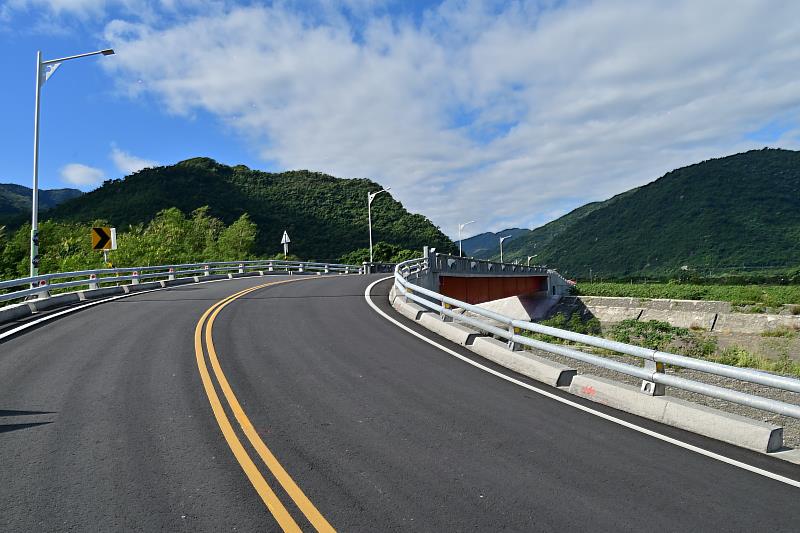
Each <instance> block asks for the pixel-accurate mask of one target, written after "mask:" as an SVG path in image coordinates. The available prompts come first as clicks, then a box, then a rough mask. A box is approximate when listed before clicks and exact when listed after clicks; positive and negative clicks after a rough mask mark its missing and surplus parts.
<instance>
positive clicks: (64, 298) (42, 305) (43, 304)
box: [28, 292, 81, 313]
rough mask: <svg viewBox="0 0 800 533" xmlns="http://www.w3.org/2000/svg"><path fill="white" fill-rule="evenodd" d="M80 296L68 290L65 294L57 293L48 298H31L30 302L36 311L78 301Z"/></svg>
mask: <svg viewBox="0 0 800 533" xmlns="http://www.w3.org/2000/svg"><path fill="white" fill-rule="evenodd" d="M80 299H81V298H80V296H78V293H77V292H70V293H67V294H59V295H57V296H50V297H49V298H42V299H41V300H32V301H30V302H28V303H30V304H31V305H32V306H33V308H34V310H35V311H36V312H37V313H40V312H42V311H47V310H48V309H53V308H55V307H61V306H64V305H69V304H73V303H76V302H79V301H80Z"/></svg>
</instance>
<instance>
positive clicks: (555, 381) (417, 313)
mask: <svg viewBox="0 0 800 533" xmlns="http://www.w3.org/2000/svg"><path fill="white" fill-rule="evenodd" d="M390 296H391V294H390ZM393 306H394V308H395V309H396V310H397V311H398V312H400V313H401V314H403V315H405V316H406V317H408V318H410V319H412V320H415V321H416V322H418V323H419V324H420V325H421V326H424V327H425V328H427V329H428V330H430V331H432V332H434V333H437V334H439V335H441V336H442V337H444V338H445V339H448V340H450V341H453V342H455V343H457V344H460V345H462V346H465V347H466V348H468V349H469V350H471V351H473V352H475V353H476V354H478V355H480V356H481V357H483V358H485V359H488V360H489V361H492V362H493V363H497V364H498V365H500V366H502V367H505V368H508V369H509V370H513V371H514V372H517V373H518V374H522V375H523V376H527V377H529V378H532V379H535V380H536V381H541V382H542V383H546V384H548V385H551V386H553V387H566V386H569V384H570V381H572V378H573V376H575V374H576V373H577V371H576V370H575V369H574V368H570V367H568V366H566V365H562V364H559V363H556V362H553V361H550V360H549V359H544V358H542V357H537V356H535V355H533V354H531V353H528V352H515V351H512V350H509V349H508V347H507V346H506V343H504V342H502V341H499V340H497V339H494V338H491V337H489V336H488V335H486V334H484V333H482V332H480V331H477V330H474V329H472V328H469V327H467V326H465V325H463V324H459V323H453V322H444V321H443V320H442V319H441V317H440V316H439V315H438V314H436V313H434V312H431V311H430V310H428V309H425V308H424V307H422V306H420V305H417V304H415V303H412V302H406V301H404V299H403V298H402V297H396V298H394V301H393Z"/></svg>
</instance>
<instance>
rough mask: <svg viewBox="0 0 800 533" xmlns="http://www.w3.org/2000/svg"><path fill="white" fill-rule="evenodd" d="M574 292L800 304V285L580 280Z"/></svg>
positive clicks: (763, 304)
mask: <svg viewBox="0 0 800 533" xmlns="http://www.w3.org/2000/svg"><path fill="white" fill-rule="evenodd" d="M573 290H574V291H575V292H576V293H577V294H582V295H586V296H622V297H630V298H647V299H652V298H667V299H673V300H715V301H721V302H730V303H732V304H733V305H736V306H755V307H779V306H781V305H786V304H800V286H799V285H700V284H694V283H614V282H602V283H584V282H581V283H579V284H578V285H577V286H576V287H575V289H573Z"/></svg>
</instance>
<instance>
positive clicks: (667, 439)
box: [364, 276, 800, 488]
mask: <svg viewBox="0 0 800 533" xmlns="http://www.w3.org/2000/svg"><path fill="white" fill-rule="evenodd" d="M387 279H394V276H388V277H385V278H381V279H379V280H377V281H374V282H372V283H371V284H370V285H369V286H368V287H367V288H366V290H365V291H364V298H365V299H366V300H367V303H368V304H369V306H370V307H372V309H373V310H374V311H375V312H377V313H378V314H379V315H381V316H382V317H383V318H385V319H386V320H388V321H389V322H392V323H393V324H394V325H396V326H397V327H399V328H401V329H403V330H405V331H407V332H408V333H411V334H412V335H414V336H415V337H418V338H419V339H421V340H423V341H425V342H427V343H428V344H430V345H432V346H435V347H437V348H439V349H440V350H442V351H444V352H446V353H448V354H450V355H452V356H453V357H456V358H458V359H461V360H462V361H464V362H465V363H468V364H470V365H472V366H474V367H476V368H479V369H481V370H483V371H485V372H488V373H489V374H492V375H495V376H497V377H499V378H501V379H504V380H506V381H508V382H511V383H514V384H515V385H519V386H520V387H524V388H526V389H528V390H530V391H532V392H535V393H536V394H540V395H542V396H545V397H547V398H550V399H552V400H555V401H557V402H560V403H563V404H565V405H569V406H570V407H574V408H576V409H579V410H581V411H584V412H586V413H589V414H592V415H595V416H597V417H600V418H603V419H605V420H608V421H609V422H613V423H615V424H618V425H620V426H623V427H626V428H629V429H632V430H634V431H638V432H639V433H643V434H645V435H648V436H650V437H653V438H656V439H658V440H661V441H664V442H668V443H669V444H674V445H675V446H679V447H681V448H684V449H686V450H690V451H693V452H695V453H698V454H700V455H704V456H706V457H710V458H712V459H716V460H717V461H721V462H723V463H727V464H729V465H731V466H735V467H737V468H741V469H743V470H747V471H749V472H753V473H754V474H758V475H761V476H764V477H768V478H770V479H774V480H775V481H780V482H781V483H785V484H787V485H791V486H792V487H796V488H800V481H798V480H795V479H791V478H788V477H785V476H782V475H780V474H775V473H774V472H770V471H768V470H764V469H762V468H758V467H757V466H752V465H749V464H747V463H743V462H741V461H737V460H736V459H731V458H730V457H726V456H724V455H721V454H718V453H715V452H712V451H709V450H705V449H703V448H700V447H699V446H695V445H693V444H689V443H688V442H683V441H681V440H678V439H675V438H673V437H668V436H667V435H663V434H661V433H658V432H656V431H653V430H650V429H647V428H644V427H642V426H637V425H636V424H633V423H631V422H627V421H625V420H622V419H620V418H616V417H614V416H611V415H608V414H606V413H602V412H600V411H596V410H594V409H592V408H591V407H587V406H585V405H581V404H579V403H576V402H573V401H571V400H568V399H566V398H562V397H560V396H557V395H555V394H553V393H551V392H547V391H545V390H542V389H539V388H537V387H533V386H531V385H529V384H527V383H525V382H523V381H520V380H518V379H515V378H512V377H511V376H507V375H505V374H503V373H502V372H498V371H497V370H494V369H492V368H489V367H487V366H484V365H482V364H480V363H478V362H477V361H473V360H472V359H470V358H469V357H464V356H463V355H461V354H460V353H458V352H456V351H454V350H451V349H450V348H448V347H446V346H442V345H441V344H439V343H437V342H436V341H434V340H431V339H429V338H428V337H426V336H425V335H422V334H421V333H418V332H416V331H414V330H413V329H411V328H409V327H408V326H406V325H405V324H402V323H401V322H399V321H397V320H395V319H394V318H392V317H390V316H389V315H387V314H386V313H385V312H383V311H382V310H381V309H380V308H379V307H378V306H377V305H376V304H375V302H373V301H372V298H370V292H371V291H372V288H373V287H374V286H375V285H377V284H378V283H380V282H382V281H386V280H387ZM398 298H399V296H398Z"/></svg>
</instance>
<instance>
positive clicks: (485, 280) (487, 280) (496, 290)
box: [439, 276, 547, 304]
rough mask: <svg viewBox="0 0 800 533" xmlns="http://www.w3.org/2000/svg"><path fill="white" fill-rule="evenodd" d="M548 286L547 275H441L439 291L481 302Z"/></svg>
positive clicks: (458, 298)
mask: <svg viewBox="0 0 800 533" xmlns="http://www.w3.org/2000/svg"><path fill="white" fill-rule="evenodd" d="M546 288H547V277H546V276H525V277H488V276H487V277H459V276H439V292H440V293H441V294H444V295H445V296H449V297H451V298H456V299H457V300H461V301H462V302H467V303H471V304H479V303H483V302H488V301H491V300H499V299H501V298H508V297H509V296H522V295H524V294H531V293H534V292H537V291H541V290H545V289H546Z"/></svg>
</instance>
